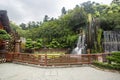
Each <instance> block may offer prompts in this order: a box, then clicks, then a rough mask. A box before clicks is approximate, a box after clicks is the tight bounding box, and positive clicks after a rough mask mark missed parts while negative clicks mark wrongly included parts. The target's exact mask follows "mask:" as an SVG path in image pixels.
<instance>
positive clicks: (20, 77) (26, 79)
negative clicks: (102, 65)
mask: <svg viewBox="0 0 120 80" xmlns="http://www.w3.org/2000/svg"><path fill="white" fill-rule="evenodd" d="M0 80H120V74H119V73H114V72H108V71H101V70H97V69H95V68H92V67H69V68H38V67H30V66H25V65H19V64H13V63H4V64H0Z"/></svg>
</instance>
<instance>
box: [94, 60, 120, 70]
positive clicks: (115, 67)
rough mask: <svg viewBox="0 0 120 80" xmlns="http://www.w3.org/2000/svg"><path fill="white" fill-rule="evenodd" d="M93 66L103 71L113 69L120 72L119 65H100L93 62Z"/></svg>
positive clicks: (100, 63)
mask: <svg viewBox="0 0 120 80" xmlns="http://www.w3.org/2000/svg"><path fill="white" fill-rule="evenodd" d="M93 65H95V66H97V67H100V68H104V69H113V70H119V71H120V65H118V64H108V63H102V62H97V61H95V62H94V63H93Z"/></svg>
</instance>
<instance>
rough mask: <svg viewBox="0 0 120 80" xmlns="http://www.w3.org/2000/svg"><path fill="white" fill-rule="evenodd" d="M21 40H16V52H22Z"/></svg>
mask: <svg viewBox="0 0 120 80" xmlns="http://www.w3.org/2000/svg"><path fill="white" fill-rule="evenodd" d="M20 43H21V41H20V40H16V41H15V53H20Z"/></svg>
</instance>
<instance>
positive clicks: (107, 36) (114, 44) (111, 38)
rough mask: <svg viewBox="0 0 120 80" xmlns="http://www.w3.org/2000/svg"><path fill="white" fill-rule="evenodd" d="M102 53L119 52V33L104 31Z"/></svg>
mask: <svg viewBox="0 0 120 80" xmlns="http://www.w3.org/2000/svg"><path fill="white" fill-rule="evenodd" d="M103 35H104V52H115V51H120V31H104V33H103Z"/></svg>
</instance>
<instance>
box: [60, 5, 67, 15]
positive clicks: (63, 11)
mask: <svg viewBox="0 0 120 80" xmlns="http://www.w3.org/2000/svg"><path fill="white" fill-rule="evenodd" d="M61 12H62V15H64V14H66V9H65V7H63V8H62V10H61Z"/></svg>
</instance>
